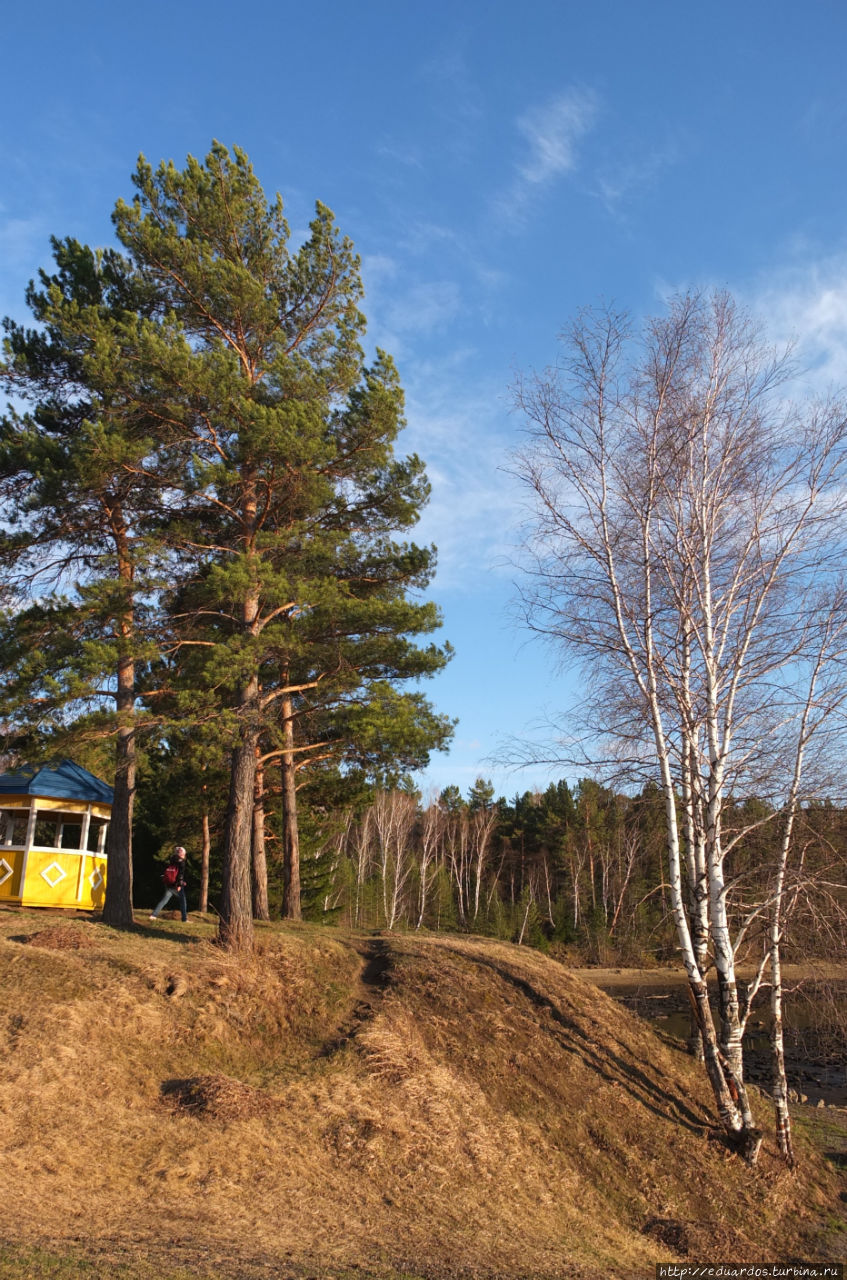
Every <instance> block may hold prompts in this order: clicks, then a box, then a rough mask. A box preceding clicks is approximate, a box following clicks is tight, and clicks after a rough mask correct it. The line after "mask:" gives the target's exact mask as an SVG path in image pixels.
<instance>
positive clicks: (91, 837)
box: [87, 818, 109, 853]
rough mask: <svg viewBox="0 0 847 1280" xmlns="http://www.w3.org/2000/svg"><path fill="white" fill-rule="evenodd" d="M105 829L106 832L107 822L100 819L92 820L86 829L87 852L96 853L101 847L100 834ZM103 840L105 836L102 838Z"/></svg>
mask: <svg viewBox="0 0 847 1280" xmlns="http://www.w3.org/2000/svg"><path fill="white" fill-rule="evenodd" d="M104 827H106V829H107V830H108V827H109V824H108V822H104V821H103V819H102V818H92V819H91V822H90V824H89V827H88V845H87V847H88V852H89V853H97V852H98V850H99V849H100V848H101V847H102V846H101V844H100V832H101V831H102V830H103V828H104ZM104 839H105V836H104Z"/></svg>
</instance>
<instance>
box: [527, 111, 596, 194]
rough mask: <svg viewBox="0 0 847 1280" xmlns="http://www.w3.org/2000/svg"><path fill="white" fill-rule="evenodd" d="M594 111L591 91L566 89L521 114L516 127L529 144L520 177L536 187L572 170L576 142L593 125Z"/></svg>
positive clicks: (575, 154) (574, 160) (575, 156)
mask: <svg viewBox="0 0 847 1280" xmlns="http://www.w3.org/2000/svg"><path fill="white" fill-rule="evenodd" d="M598 110H599V99H598V97H597V94H596V93H594V92H593V90H590V89H568V90H566V92H564V93H560V94H558V95H557V96H556V97H555V98H552V99H551V100H550V101H549V102H546V103H544V105H543V106H539V107H533V108H532V109H531V110H529V111H527V112H526V113H525V114H524V115H522V116H521V117H520V119H519V120H518V129H519V130H520V132H521V133H522V134H523V135H524V137H525V138H526V140H527V142H528V143H529V155H528V156H527V158H526V160H525V161H524V162H523V164H521V165H520V166H519V172H520V175H521V177H522V178H523V180H524V181H525V182H527V183H529V184H531V185H533V186H537V185H539V184H546V183H548V182H550V181H552V180H553V179H554V178H558V177H560V176H561V175H562V174H565V173H570V171H571V170H572V169H575V168H576V164H577V143H579V142H580V141H581V139H582V138H583V137H584V136H585V135H586V133H588V132H589V130H590V129H591V128H592V126H593V125H594V122H595V120H596V118H597V113H598Z"/></svg>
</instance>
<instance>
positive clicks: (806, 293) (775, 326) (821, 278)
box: [746, 253, 847, 393]
mask: <svg viewBox="0 0 847 1280" xmlns="http://www.w3.org/2000/svg"><path fill="white" fill-rule="evenodd" d="M746 301H747V302H748V305H749V306H750V307H751V309H752V310H753V311H754V313H755V314H757V315H758V316H760V317H761V319H762V321H763V324H764V326H765V329H766V331H767V334H768V337H769V339H770V340H771V341H772V342H774V343H776V344H777V345H782V346H785V345H788V344H791V345H793V347H794V356H795V361H796V363H797V365H798V368H799V376H798V382H799V383H800V384H801V386H802V387H803V388H805V389H806V390H808V391H811V392H814V393H826V392H827V391H829V390H831V389H832V388H833V387H844V386H847V253H840V254H835V255H830V256H829V257H826V258H822V259H817V260H812V259H809V258H806V259H805V261H803V262H800V263H796V262H795V263H793V264H791V265H789V266H786V267H783V268H778V269H776V270H772V271H770V272H769V273H768V276H767V278H766V279H763V280H761V281H759V282H758V283H757V284H755V285H754V286H753V287H752V289H750V290H749V291H748V295H747V298H746Z"/></svg>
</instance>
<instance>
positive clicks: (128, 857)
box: [103, 729, 135, 929]
mask: <svg viewBox="0 0 847 1280" xmlns="http://www.w3.org/2000/svg"><path fill="white" fill-rule="evenodd" d="M134 804H135V731H134V730H133V729H120V730H119V731H118V737H117V742H116V744H115V785H114V798H113V801H112V818H111V822H110V824H109V843H108V871H107V876H106V901H105V903H104V904H103V923H104V924H108V925H112V927H113V928H116V929H130V928H132V925H133V923H134V921H133V916H132V813H133V807H134Z"/></svg>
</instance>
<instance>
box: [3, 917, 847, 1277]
mask: <svg viewBox="0 0 847 1280" xmlns="http://www.w3.org/2000/svg"><path fill="white" fill-rule="evenodd" d="M212 936H213V928H212V925H211V924H207V923H201V922H199V921H194V922H191V923H190V924H189V925H187V926H181V925H179V924H175V923H172V922H168V921H166V920H163V921H161V922H159V924H158V925H155V926H154V925H150V926H149V927H147V925H146V923H145V925H144V927H141V928H139V930H138V931H137V932H136V933H134V934H131V935H127V934H121V933H118V932H115V931H112V930H109V929H106V928H104V927H103V926H102V925H100V924H98V923H94V922H90V921H87V920H68V919H66V918H64V917H59V916H57V915H46V914H43V913H42V914H39V913H36V912H22V913H15V912H4V913H2V914H0V978H2V981H1V982H0V1045H2V1047H3V1050H4V1065H3V1067H2V1080H1V1081H0V1197H1V1198H0V1203H2V1205H3V1206H4V1209H5V1213H4V1218H5V1229H4V1231H3V1233H2V1234H3V1239H4V1241H5V1243H3V1244H0V1276H2V1277H4V1278H5V1277H14V1278H15V1280H17V1278H18V1277H30V1276H31V1277H35V1278H36V1280H46V1278H47V1277H57V1278H62V1280H71V1278H72V1277H73V1278H75V1277H78V1276H86V1277H89V1276H90V1277H93V1278H96V1280H100V1278H101V1277H103V1278H105V1277H106V1276H108V1277H109V1280H152V1278H153V1277H155V1278H156V1280H188V1278H189V1277H190V1278H192V1280H200V1278H203V1280H206V1278H211V1277H215V1280H217V1278H218V1277H245V1280H249V1278H250V1277H265V1276H267V1277H270V1276H273V1277H279V1278H281V1280H285V1278H287V1277H291V1278H292V1280H306V1277H326V1278H330V1277H332V1280H340V1278H341V1277H344V1278H345V1280H349V1278H351V1277H354V1276H357V1277H363V1278H364V1277H368V1280H371V1278H375V1277H380V1278H383V1280H389V1278H390V1280H399V1277H425V1278H427V1280H429V1278H431V1280H442V1278H446V1277H462V1276H468V1277H470V1276H473V1277H504V1278H505V1277H509V1278H512V1277H514V1278H515V1280H517V1277H523V1278H525V1280H528V1278H530V1277H538V1278H541V1277H544V1280H554V1278H556V1277H580V1278H582V1280H600V1277H603V1280H606V1278H607V1277H627V1278H629V1277H639V1276H645V1277H646V1276H648V1275H649V1276H652V1275H653V1267H654V1265H655V1263H656V1262H657V1261H671V1260H680V1259H684V1258H688V1259H690V1260H692V1261H700V1262H702V1261H707V1260H711V1261H746V1262H750V1261H777V1260H779V1261H785V1260H788V1259H797V1258H806V1259H808V1258H822V1257H824V1256H827V1257H828V1258H829V1260H832V1259H833V1257H834V1256H836V1255H835V1254H834V1253H833V1248H834V1246H833V1245H832V1240H833V1239H837V1238H839V1237H838V1233H837V1231H836V1230H835V1229H836V1228H837V1227H838V1225H839V1221H838V1219H837V1216H836V1210H837V1206H838V1203H839V1195H840V1185H839V1181H838V1176H839V1175H838V1174H837V1172H836V1171H834V1170H833V1169H831V1168H830V1167H829V1165H828V1164H827V1163H826V1162H824V1161H823V1160H821V1159H820V1158H819V1157H818V1156H817V1155H815V1154H814V1152H812V1151H811V1150H809V1151H804V1153H803V1155H804V1159H803V1165H802V1168H801V1169H800V1171H799V1172H798V1173H795V1174H791V1173H789V1172H788V1171H786V1170H785V1169H784V1168H783V1167H782V1166H781V1165H780V1164H779V1162H778V1161H777V1159H776V1158H775V1155H774V1153H773V1150H772V1147H770V1148H769V1147H766V1149H765V1151H764V1153H763V1156H762V1159H761V1163H760V1166H759V1168H758V1169H756V1170H755V1171H750V1170H748V1169H747V1168H745V1167H744V1166H743V1165H742V1164H741V1163H740V1162H739V1161H738V1160H737V1159H736V1158H734V1157H731V1156H730V1155H728V1153H727V1151H726V1149H725V1148H724V1146H723V1144H722V1143H721V1142H720V1141H719V1140H718V1138H717V1136H716V1135H715V1134H714V1133H713V1130H712V1123H713V1114H712V1110H711V1107H710V1103H709V1098H708V1095H707V1092H706V1089H705V1087H704V1082H703V1078H702V1076H701V1072H700V1071H699V1070H698V1069H697V1068H696V1067H695V1066H694V1065H693V1064H692V1063H691V1062H690V1061H689V1060H688V1059H687V1058H686V1057H685V1056H684V1055H683V1054H681V1053H680V1052H678V1051H677V1050H676V1049H674V1048H673V1047H672V1046H671V1045H669V1044H666V1043H663V1042H662V1041H661V1039H659V1038H658V1037H657V1036H656V1035H655V1034H654V1033H653V1032H652V1031H651V1030H650V1028H649V1027H648V1026H647V1025H646V1024H645V1023H643V1022H641V1021H639V1020H638V1019H637V1018H635V1017H633V1016H632V1015H630V1014H629V1013H627V1012H626V1011H625V1010H624V1009H623V1008H621V1007H620V1006H619V1005H617V1004H615V1003H614V1002H613V1001H612V1000H611V999H610V998H609V997H607V996H605V995H603V994H602V993H601V992H599V991H597V990H596V989H594V988H593V987H590V986H588V985H587V984H585V983H584V982H582V981H581V980H580V979H579V978H577V977H575V976H574V975H572V974H570V973H569V972H568V971H567V970H566V969H564V968H562V967H561V966H560V965H558V964H556V963H554V962H553V961H550V960H548V959H546V958H545V957H543V956H541V955H539V954H537V953H535V952H531V951H528V950H526V949H525V948H517V947H511V946H506V945H503V944H498V943H493V942H488V941H484V940H479V939H461V938H456V937H418V936H403V935H399V936H379V937H366V936H354V935H350V934H343V933H335V932H333V931H331V930H327V929H316V928H311V927H309V926H305V925H304V926H299V927H298V926H265V927H260V930H259V934H258V937H259V950H258V953H257V955H256V957H255V959H254V960H251V961H250V963H249V964H244V963H242V962H236V961H235V960H233V959H231V958H229V957H228V956H226V955H225V954H222V953H221V952H220V951H219V950H218V949H217V948H215V946H214V945H212ZM763 1120H764V1122H765V1126H766V1127H769V1117H768V1115H767V1111H766V1110H765V1109H764V1108H763ZM827 1218H829V1219H830V1236H829V1239H828V1241H827V1243H826V1244H824V1243H822V1238H821V1235H820V1231H821V1227H822V1224H825V1223H826V1221H827Z"/></svg>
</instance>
